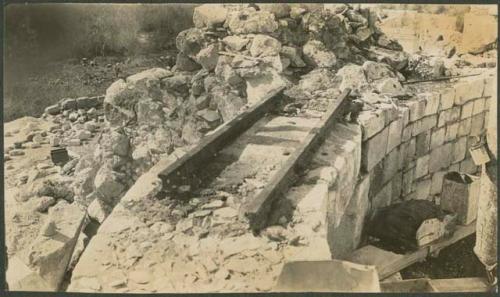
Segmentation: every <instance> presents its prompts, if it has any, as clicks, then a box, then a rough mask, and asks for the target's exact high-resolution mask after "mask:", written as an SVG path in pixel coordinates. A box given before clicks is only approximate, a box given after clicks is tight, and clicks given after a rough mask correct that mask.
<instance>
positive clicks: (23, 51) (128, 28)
mask: <svg viewBox="0 0 500 297" xmlns="http://www.w3.org/2000/svg"><path fill="white" fill-rule="evenodd" d="M193 7H194V5H192V4H189V5H185V4H175V5H165V4H161V5H154V4H149V5H129V4H114V5H100V4H30V5H17V4H16V5H9V6H7V7H6V13H5V16H6V18H5V24H6V26H5V64H4V65H5V68H4V121H9V120H12V119H15V118H18V117H21V116H25V115H32V116H39V115H40V114H41V113H42V112H43V108H44V107H45V106H47V105H50V104H52V103H54V102H56V101H58V100H59V99H61V98H63V97H71V96H85V95H96V94H102V93H103V92H104V90H105V89H106V86H107V85H109V84H110V83H111V82H112V81H113V79H114V78H115V77H114V73H113V71H112V69H111V68H110V67H109V65H108V64H112V65H113V64H114V63H117V62H122V63H124V67H125V68H126V69H125V70H127V69H128V68H134V70H135V69H140V68H142V67H144V68H146V67H148V66H150V65H152V64H155V65H159V64H158V63H159V62H158V59H157V58H158V57H159V56H160V55H162V54H165V53H166V51H168V50H169V49H172V48H175V46H174V45H175V36H176V35H177V34H178V33H179V32H180V31H181V30H183V29H186V28H188V27H191V26H192V11H193ZM84 57H85V58H89V59H95V58H96V57H97V59H96V61H97V66H96V67H92V68H89V67H83V66H82V65H80V59H81V58H84ZM106 66H108V67H106Z"/></svg>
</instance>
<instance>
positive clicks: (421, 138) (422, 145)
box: [414, 131, 431, 158]
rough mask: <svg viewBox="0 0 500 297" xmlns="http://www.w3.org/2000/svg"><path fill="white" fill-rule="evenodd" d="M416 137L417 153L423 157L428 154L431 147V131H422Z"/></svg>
mask: <svg viewBox="0 0 500 297" xmlns="http://www.w3.org/2000/svg"><path fill="white" fill-rule="evenodd" d="M414 139H415V154H416V156H417V158H418V157H421V156H423V155H425V154H427V153H428V152H429V150H430V147H431V133H430V131H426V132H424V133H420V134H419V135H418V136H417V137H415V138H414Z"/></svg>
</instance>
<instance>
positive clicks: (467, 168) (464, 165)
mask: <svg viewBox="0 0 500 297" xmlns="http://www.w3.org/2000/svg"><path fill="white" fill-rule="evenodd" d="M478 170H479V166H476V164H474V161H472V158H467V159H465V160H463V161H462V162H460V168H459V171H460V172H463V173H467V174H475V173H477V172H478ZM455 171H456V170H455Z"/></svg>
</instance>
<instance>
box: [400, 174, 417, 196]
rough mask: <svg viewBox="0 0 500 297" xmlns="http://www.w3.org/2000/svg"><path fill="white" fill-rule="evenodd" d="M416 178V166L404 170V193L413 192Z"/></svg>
mask: <svg viewBox="0 0 500 297" xmlns="http://www.w3.org/2000/svg"><path fill="white" fill-rule="evenodd" d="M414 179H415V168H411V169H409V170H407V171H405V172H403V182H402V187H403V188H402V195H403V196H406V195H408V194H410V193H411V192H413V180H414Z"/></svg>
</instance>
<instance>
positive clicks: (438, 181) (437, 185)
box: [430, 171, 446, 195]
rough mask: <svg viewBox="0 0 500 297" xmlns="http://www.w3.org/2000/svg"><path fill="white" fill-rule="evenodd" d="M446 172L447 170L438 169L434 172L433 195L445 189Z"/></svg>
mask: <svg viewBox="0 0 500 297" xmlns="http://www.w3.org/2000/svg"><path fill="white" fill-rule="evenodd" d="M445 174H446V171H438V172H435V173H434V174H432V181H431V192H430V194H431V195H436V194H440V193H441V191H442V190H443V178H444V175H445Z"/></svg>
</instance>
